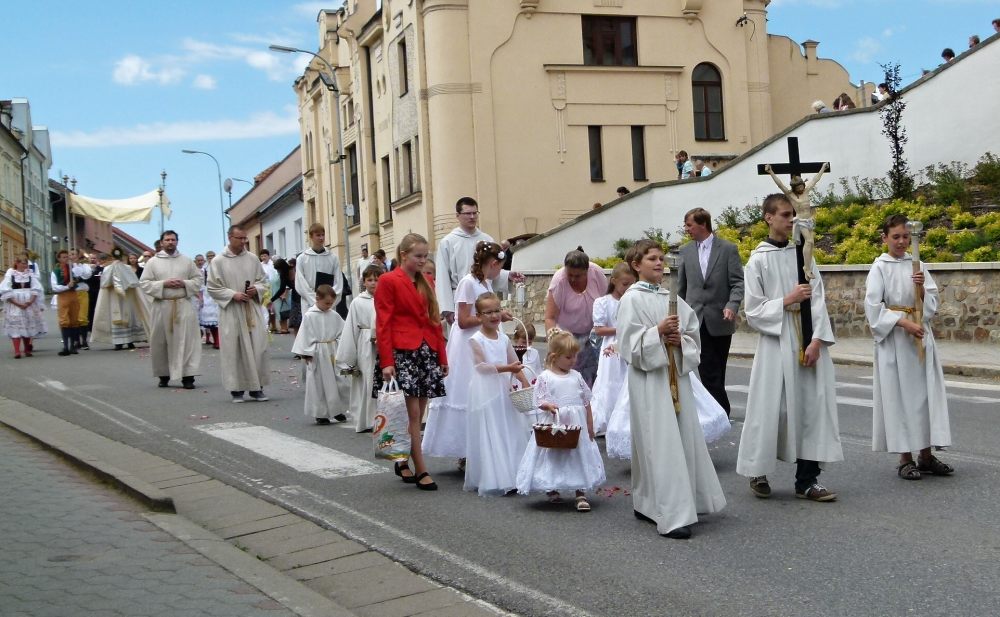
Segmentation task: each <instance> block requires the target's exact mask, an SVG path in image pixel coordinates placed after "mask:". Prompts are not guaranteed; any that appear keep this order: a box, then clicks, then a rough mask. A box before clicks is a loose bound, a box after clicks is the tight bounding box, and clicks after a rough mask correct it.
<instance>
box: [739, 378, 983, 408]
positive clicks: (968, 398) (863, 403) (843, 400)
mask: <svg viewBox="0 0 1000 617" xmlns="http://www.w3.org/2000/svg"><path fill="white" fill-rule="evenodd" d="M946 383H947V382H946ZM837 387H838V388H845V389H846V388H857V389H861V390H871V389H872V386H870V385H866V384H850V383H842V382H839V381H838V382H837ZM726 390H728V391H729V392H742V393H743V394H747V393H749V392H750V386H744V385H733V386H726ZM948 400H952V401H962V402H963V403H977V404H980V405H996V404H997V403H1000V398H992V397H989V396H973V395H968V394H953V393H951V392H948ZM837 403H838V404H840V405H849V406H852V407H867V408H869V409H871V408H872V407H874V403H873V402H872V399H870V398H856V397H852V396H838V397H837Z"/></svg>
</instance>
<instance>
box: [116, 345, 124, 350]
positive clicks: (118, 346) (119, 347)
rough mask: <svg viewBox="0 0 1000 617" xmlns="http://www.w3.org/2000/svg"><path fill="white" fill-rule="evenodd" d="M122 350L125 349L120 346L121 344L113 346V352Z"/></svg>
mask: <svg viewBox="0 0 1000 617" xmlns="http://www.w3.org/2000/svg"><path fill="white" fill-rule="evenodd" d="M124 348H125V346H124V345H121V344H118V345H115V351H121V350H122V349H124Z"/></svg>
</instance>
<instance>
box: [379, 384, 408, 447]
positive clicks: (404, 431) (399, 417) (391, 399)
mask: <svg viewBox="0 0 1000 617" xmlns="http://www.w3.org/2000/svg"><path fill="white" fill-rule="evenodd" d="M409 428H410V421H409V416H408V415H407V413H406V399H405V398H404V397H403V391H402V390H400V389H399V384H397V383H396V379H395V378H393V379H390V380H389V381H388V382H386V383H385V385H383V386H382V390H380V391H379V393H378V403H377V404H376V410H375V422H374V428H373V429H372V438H373V440H374V447H375V458H384V459H388V460H390V461H402V460H406V459H408V458H410V432H409Z"/></svg>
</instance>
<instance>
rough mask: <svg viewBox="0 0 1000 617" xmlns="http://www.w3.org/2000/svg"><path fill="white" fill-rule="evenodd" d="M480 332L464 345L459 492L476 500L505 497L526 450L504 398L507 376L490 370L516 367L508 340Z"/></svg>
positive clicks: (520, 424) (521, 424)
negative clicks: (467, 353) (467, 352)
mask: <svg viewBox="0 0 1000 617" xmlns="http://www.w3.org/2000/svg"><path fill="white" fill-rule="evenodd" d="M498 334H499V336H497V338H496V339H491V338H488V337H487V336H486V335H485V334H483V333H482V331H479V332H476V333H475V334H473V335H472V338H471V339H470V340H469V346H470V349H471V350H472V361H473V362H474V363H475V364H474V368H473V374H472V378H471V380H470V381H469V386H468V388H469V399H468V403H469V410H468V414H467V415H468V421H467V423H466V456H467V457H468V458H467V460H466V463H465V490H467V491H478V493H479V495H480V496H485V495H489V494H497V493H505V492H507V491H509V490H511V489H513V488H515V486H516V482H517V470H518V467H519V466H520V464H521V457H522V456H524V451H525V449H526V448H527V446H528V434H529V431H530V426H529V424H528V421H527V419H526V418H525V416H524V415H522V414H520V413H518V412H517V410H516V409H515V408H514V403H513V402H512V401H511V398H510V388H511V374H510V373H500V372H498V371H497V369H496V366H497V365H499V364H511V363H513V362H517V354H515V353H514V347H513V346H512V345H511V344H510V339H509V338H507V335H506V334H504V333H503V332H499V333H498Z"/></svg>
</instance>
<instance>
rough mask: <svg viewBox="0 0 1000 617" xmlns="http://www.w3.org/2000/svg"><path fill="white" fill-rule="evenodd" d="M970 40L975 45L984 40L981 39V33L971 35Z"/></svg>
mask: <svg viewBox="0 0 1000 617" xmlns="http://www.w3.org/2000/svg"><path fill="white" fill-rule="evenodd" d="M969 41H970V42H971V43H972V44H973V45H979V44H980V43H982V41H980V40H979V35H978V34H973V35H972V36H970V37H969Z"/></svg>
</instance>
